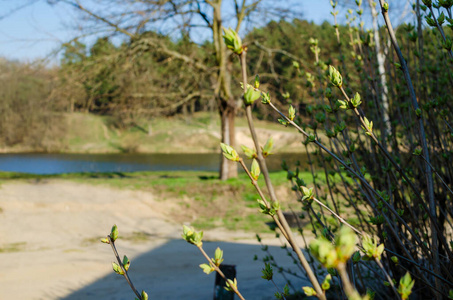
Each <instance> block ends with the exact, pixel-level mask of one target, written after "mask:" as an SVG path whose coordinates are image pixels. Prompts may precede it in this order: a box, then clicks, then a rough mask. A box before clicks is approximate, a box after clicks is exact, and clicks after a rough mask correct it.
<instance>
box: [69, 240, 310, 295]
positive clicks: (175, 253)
mask: <svg viewBox="0 0 453 300" xmlns="http://www.w3.org/2000/svg"><path fill="white" fill-rule="evenodd" d="M216 247H220V248H221V249H222V250H224V259H225V261H224V263H225V264H231V265H236V271H237V280H238V287H239V290H240V291H241V293H242V294H243V295H244V297H245V298H246V299H275V297H274V296H273V295H274V293H275V292H276V289H275V287H274V286H273V284H272V282H269V281H266V280H264V279H262V278H261V275H262V273H261V269H262V268H263V262H262V261H261V258H262V257H263V256H265V255H266V254H265V252H263V251H262V250H261V246H260V245H253V244H240V243H229V242H228V243H227V242H204V247H203V248H204V249H205V250H206V252H207V253H208V255H210V256H213V255H214V251H215V249H216ZM123 250H124V251H123ZM268 250H269V252H270V253H271V254H272V255H273V256H274V258H275V260H276V261H277V263H278V264H279V265H281V266H282V267H284V268H285V269H288V268H290V269H291V270H294V271H297V267H296V266H295V265H294V264H293V262H292V259H291V258H290V257H288V256H287V254H286V252H285V250H282V249H281V248H280V247H276V246H270V247H269V248H268ZM119 251H120V255H122V254H123V253H124V252H126V253H127V249H119ZM255 254H256V255H258V257H259V258H260V259H259V260H257V261H254V260H253V258H254V256H255ZM130 259H131V261H132V263H131V268H130V270H129V274H130V276H131V278H132V281H133V282H134V284H135V286H136V287H137V289H138V290H140V291H141V290H142V289H145V290H146V291H147V292H148V294H149V296H150V297H149V298H150V299H178V300H184V299H200V300H202V299H206V300H208V299H209V300H211V299H213V295H214V281H215V275H214V274H210V275H206V274H204V273H203V272H202V270H201V269H200V268H199V266H198V265H199V264H201V263H205V261H204V260H203V257H202V255H201V253H200V252H199V250H198V249H197V248H196V247H195V246H193V245H189V244H188V243H186V242H185V241H183V240H169V241H168V242H167V243H165V244H163V245H162V246H160V247H157V248H154V249H152V250H150V251H148V252H146V253H144V254H141V255H139V256H138V257H135V258H134V257H130ZM112 261H113V254H112ZM79 271H81V272H82V271H83V270H79ZM275 273H276V274H275V275H274V281H275V283H276V284H277V285H278V286H279V288H282V287H283V286H284V284H285V282H286V281H285V280H284V278H283V277H282V275H281V274H277V272H275ZM298 273H299V274H301V273H300V272H298ZM286 276H287V277H288V279H290V280H291V282H292V284H293V286H294V287H295V289H296V290H297V291H301V287H302V286H303V285H307V284H308V283H307V281H305V280H301V279H299V278H296V277H293V276H291V275H286ZM293 292H294V291H293ZM63 299H64V300H76V299H84V300H91V299H92V300H94V299H96V300H99V299H110V300H118V299H127V300H130V299H134V294H133V292H132V291H131V289H130V288H129V286H128V285H127V283H126V281H125V280H124V278H123V277H122V276H119V275H116V274H114V273H113V271H112V273H111V274H110V275H107V276H105V277H103V278H100V279H99V280H97V281H95V282H93V283H91V284H89V285H87V286H85V287H84V288H82V289H79V290H77V291H74V292H72V293H71V294H70V295H69V296H67V297H65V298H63Z"/></svg>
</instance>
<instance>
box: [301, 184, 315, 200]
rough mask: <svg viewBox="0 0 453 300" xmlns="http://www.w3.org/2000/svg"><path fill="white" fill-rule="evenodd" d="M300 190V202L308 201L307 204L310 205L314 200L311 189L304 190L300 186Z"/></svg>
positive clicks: (304, 188)
mask: <svg viewBox="0 0 453 300" xmlns="http://www.w3.org/2000/svg"><path fill="white" fill-rule="evenodd" d="M301 189H302V195H303V196H302V201H308V202H309V203H311V202H312V201H313V198H314V194H313V188H309V189H308V188H306V187H304V186H301Z"/></svg>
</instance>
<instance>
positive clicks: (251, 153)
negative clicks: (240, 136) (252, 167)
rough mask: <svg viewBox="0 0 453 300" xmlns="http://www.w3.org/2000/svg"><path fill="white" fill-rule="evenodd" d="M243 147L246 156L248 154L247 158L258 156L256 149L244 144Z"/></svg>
mask: <svg viewBox="0 0 453 300" xmlns="http://www.w3.org/2000/svg"><path fill="white" fill-rule="evenodd" d="M241 148H242V151H243V152H244V154H245V156H247V158H250V159H252V158H256V151H255V149H250V148H249V147H247V146H244V145H242V146H241Z"/></svg>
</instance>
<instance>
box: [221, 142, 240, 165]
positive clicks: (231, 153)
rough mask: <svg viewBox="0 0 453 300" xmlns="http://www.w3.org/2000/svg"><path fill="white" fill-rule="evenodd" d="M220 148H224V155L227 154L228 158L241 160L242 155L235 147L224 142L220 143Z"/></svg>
mask: <svg viewBox="0 0 453 300" xmlns="http://www.w3.org/2000/svg"><path fill="white" fill-rule="evenodd" d="M220 148H221V149H222V153H223V156H225V158H226V159H228V160H231V161H239V159H240V157H239V155H238V153H237V152H236V150H234V149H233V147H231V146H228V145H227V144H224V143H220Z"/></svg>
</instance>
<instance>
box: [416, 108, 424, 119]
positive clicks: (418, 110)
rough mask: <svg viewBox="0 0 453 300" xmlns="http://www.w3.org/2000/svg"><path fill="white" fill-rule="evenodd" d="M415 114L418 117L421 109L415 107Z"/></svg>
mask: <svg viewBox="0 0 453 300" xmlns="http://www.w3.org/2000/svg"><path fill="white" fill-rule="evenodd" d="M415 114H416V115H417V117H420V116H421V115H422V110H421V109H420V108H417V109H416V110H415Z"/></svg>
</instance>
